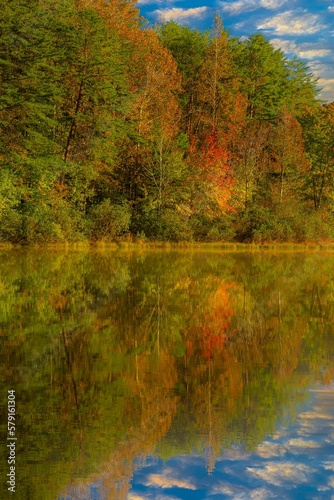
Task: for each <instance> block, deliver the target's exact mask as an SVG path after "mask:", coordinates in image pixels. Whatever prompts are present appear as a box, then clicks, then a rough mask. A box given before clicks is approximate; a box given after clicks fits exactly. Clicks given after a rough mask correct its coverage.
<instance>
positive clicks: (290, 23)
mask: <svg viewBox="0 0 334 500" xmlns="http://www.w3.org/2000/svg"><path fill="white" fill-rule="evenodd" d="M257 28H258V29H259V30H266V31H274V32H275V33H277V34H278V35H313V34H314V33H318V32H319V31H321V30H323V29H325V28H328V26H327V25H325V24H321V23H320V19H319V16H317V15H316V14H309V13H307V12H306V11H305V10H304V11H302V12H300V11H299V10H296V11H287V12H282V13H280V14H277V16H274V17H270V18H269V17H268V18H267V19H265V20H264V21H263V22H262V23H260V24H258V25H257Z"/></svg>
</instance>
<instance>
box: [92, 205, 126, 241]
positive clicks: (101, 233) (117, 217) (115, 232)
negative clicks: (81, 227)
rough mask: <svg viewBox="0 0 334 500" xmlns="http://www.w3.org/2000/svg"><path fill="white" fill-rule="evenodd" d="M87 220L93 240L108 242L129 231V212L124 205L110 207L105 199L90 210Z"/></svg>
mask: <svg viewBox="0 0 334 500" xmlns="http://www.w3.org/2000/svg"><path fill="white" fill-rule="evenodd" d="M89 220H90V222H91V236H92V237H93V238H96V239H103V240H110V239H113V238H115V237H117V236H122V235H124V234H126V233H127V232H128V231H129V227H130V221H131V210H130V207H129V206H128V205H127V204H126V203H124V204H123V205H112V204H111V203H110V200H109V199H106V200H103V201H102V202H101V203H99V204H98V205H96V206H94V207H93V208H92V209H91V210H90V213H89Z"/></svg>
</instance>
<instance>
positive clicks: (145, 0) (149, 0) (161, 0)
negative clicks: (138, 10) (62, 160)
mask: <svg viewBox="0 0 334 500" xmlns="http://www.w3.org/2000/svg"><path fill="white" fill-rule="evenodd" d="M181 1H182V0H137V5H138V6H140V5H157V4H166V3H167V4H171V3H175V2H181Z"/></svg>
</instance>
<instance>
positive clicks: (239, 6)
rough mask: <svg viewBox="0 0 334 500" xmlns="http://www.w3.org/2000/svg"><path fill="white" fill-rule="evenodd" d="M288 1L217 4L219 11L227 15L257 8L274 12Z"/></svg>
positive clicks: (248, 1)
mask: <svg viewBox="0 0 334 500" xmlns="http://www.w3.org/2000/svg"><path fill="white" fill-rule="evenodd" d="M288 1H289V0H237V1H236V2H232V3H231V2H226V1H222V2H219V5H220V7H221V10H222V11H223V12H226V13H229V14H232V15H233V14H235V15H236V14H241V13H243V12H250V11H253V10H257V9H258V8H261V7H262V8H264V9H270V10H275V9H278V8H280V7H282V6H283V5H284V4H286V3H287V2H288Z"/></svg>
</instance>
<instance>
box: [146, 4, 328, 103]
mask: <svg viewBox="0 0 334 500" xmlns="http://www.w3.org/2000/svg"><path fill="white" fill-rule="evenodd" d="M137 5H138V7H139V8H140V11H141V14H142V15H143V16H144V17H145V18H146V19H148V20H149V21H150V22H152V23H156V22H158V21H159V20H165V21H166V20H171V19H173V20H174V21H176V22H178V23H180V24H187V25H188V26H190V27H193V28H198V29H201V30H202V29H206V28H209V27H210V25H211V22H212V18H213V15H214V13H215V12H218V13H219V14H220V15H221V17H222V19H223V22H224V25H225V27H226V28H227V29H228V30H229V32H230V33H231V35H233V36H238V37H241V36H243V37H247V36H249V35H251V34H253V33H255V32H260V33H262V34H263V35H264V36H266V37H267V38H268V39H269V40H270V41H271V42H272V43H273V45H274V46H275V47H276V48H280V49H282V50H283V51H284V53H285V54H286V55H287V56H289V57H292V56H294V55H295V56H297V57H298V58H299V59H301V60H303V61H305V62H306V63H307V65H308V66H309V68H310V69H311V71H312V73H313V74H314V75H315V76H316V77H317V78H319V82H318V84H319V86H320V87H322V88H323V90H322V92H321V94H320V97H321V98H322V99H324V100H326V101H328V102H332V101H334V51H333V42H334V0H139V1H138V3H137Z"/></svg>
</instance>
